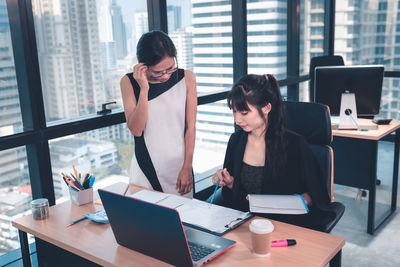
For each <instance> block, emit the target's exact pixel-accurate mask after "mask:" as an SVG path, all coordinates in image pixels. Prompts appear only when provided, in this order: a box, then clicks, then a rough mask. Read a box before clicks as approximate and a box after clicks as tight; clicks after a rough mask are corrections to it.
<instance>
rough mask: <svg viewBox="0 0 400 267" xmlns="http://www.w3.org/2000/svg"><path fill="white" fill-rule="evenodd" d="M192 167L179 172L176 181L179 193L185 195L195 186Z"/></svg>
mask: <svg viewBox="0 0 400 267" xmlns="http://www.w3.org/2000/svg"><path fill="white" fill-rule="evenodd" d="M192 175H193V174H192V168H182V170H181V171H180V172H179V175H178V180H177V181H176V189H178V192H179V194H181V195H184V194H187V193H189V192H190V190H192V188H193V176H192Z"/></svg>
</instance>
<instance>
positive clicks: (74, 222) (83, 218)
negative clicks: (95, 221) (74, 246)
mask: <svg viewBox="0 0 400 267" xmlns="http://www.w3.org/2000/svg"><path fill="white" fill-rule="evenodd" d="M85 219H86V217H85V216H83V217H82V218H80V219H78V220H75V221H73V222H71V223H69V224H68V225H67V227H70V226H71V225H74V224H76V223H77V222H80V221H83V220H85Z"/></svg>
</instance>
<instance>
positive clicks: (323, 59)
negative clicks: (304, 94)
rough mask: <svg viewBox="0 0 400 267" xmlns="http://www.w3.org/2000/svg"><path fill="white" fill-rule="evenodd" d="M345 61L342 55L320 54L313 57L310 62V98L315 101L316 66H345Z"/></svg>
mask: <svg viewBox="0 0 400 267" xmlns="http://www.w3.org/2000/svg"><path fill="white" fill-rule="evenodd" d="M343 65H344V61H343V58H342V57H341V56H320V57H313V58H311V62H310V71H309V78H310V88H309V90H310V100H311V101H314V95H315V89H314V73H315V67H318V66H343Z"/></svg>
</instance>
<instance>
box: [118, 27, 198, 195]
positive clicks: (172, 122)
mask: <svg viewBox="0 0 400 267" xmlns="http://www.w3.org/2000/svg"><path fill="white" fill-rule="evenodd" d="M136 54H137V59H138V61H139V64H137V65H136V66H135V67H134V69H133V73H128V74H126V75H125V76H124V77H122V79H121V91H122V99H123V103H124V110H125V117H126V123H127V125H128V128H129V130H130V131H131V133H132V134H133V135H134V137H135V151H134V152H135V153H134V155H133V158H132V163H131V175H130V183H133V184H135V185H139V186H144V187H147V188H152V189H155V190H158V191H163V192H166V193H172V194H180V195H184V196H187V197H193V191H192V189H193V172H192V160H193V151H194V142H195V132H196V129H195V123H196V112H197V93H196V79H195V76H194V74H193V73H192V72H191V71H189V70H183V69H179V68H178V66H177V60H176V48H175V46H174V44H173V42H172V40H171V39H170V38H169V37H168V35H166V34H165V33H163V32H161V31H151V32H148V33H145V34H143V35H142V37H141V38H140V40H139V42H138V44H137V50H136Z"/></svg>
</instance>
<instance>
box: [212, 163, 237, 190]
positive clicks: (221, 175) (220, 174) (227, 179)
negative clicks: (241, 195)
mask: <svg viewBox="0 0 400 267" xmlns="http://www.w3.org/2000/svg"><path fill="white" fill-rule="evenodd" d="M218 179H219V180H220V182H219V185H220V186H227V187H228V188H229V189H232V186H233V181H234V180H235V179H234V178H233V176H231V175H230V174H229V172H228V171H227V170H226V168H224V169H223V170H221V169H219V170H217V172H216V173H215V174H214V175H213V177H212V179H211V180H212V183H213V184H215V185H216V184H217V183H218Z"/></svg>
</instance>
